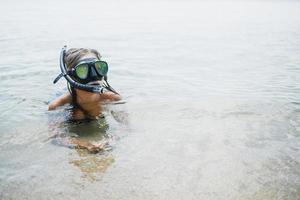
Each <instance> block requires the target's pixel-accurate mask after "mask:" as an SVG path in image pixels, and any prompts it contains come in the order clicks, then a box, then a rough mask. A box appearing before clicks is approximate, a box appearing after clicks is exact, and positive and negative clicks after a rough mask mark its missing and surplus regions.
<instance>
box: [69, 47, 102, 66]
mask: <svg viewBox="0 0 300 200" xmlns="http://www.w3.org/2000/svg"><path fill="white" fill-rule="evenodd" d="M87 54H94V55H95V56H96V57H97V58H98V59H99V60H100V58H101V55H100V53H99V52H98V51H97V50H95V49H86V48H71V49H69V50H68V51H67V52H66V54H65V57H64V61H65V63H66V66H67V68H68V70H69V69H72V68H73V67H75V66H76V65H77V64H78V63H79V61H80V60H81V58H82V57H84V56H85V55H87Z"/></svg>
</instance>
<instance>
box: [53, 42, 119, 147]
mask: <svg viewBox="0 0 300 200" xmlns="http://www.w3.org/2000/svg"><path fill="white" fill-rule="evenodd" d="M100 58H101V56H100V54H99V52H98V51H96V50H94V49H85V48H72V49H69V50H66V47H64V48H63V49H62V52H61V55H60V68H61V71H62V72H61V74H60V75H59V76H58V77H57V78H56V79H55V80H54V83H56V82H57V81H58V80H59V79H60V78H61V77H62V76H64V77H65V78H66V80H67V81H68V89H69V92H68V93H66V94H64V95H62V96H60V97H59V98H57V99H55V100H54V101H52V102H51V103H50V104H49V107H48V110H55V109H57V108H58V107H60V106H63V105H66V104H71V105H72V106H73V108H72V112H71V118H72V120H94V119H98V118H99V117H102V111H103V103H107V102H113V101H119V100H121V96H120V95H119V94H118V93H117V92H116V91H115V90H114V89H113V88H112V87H111V86H110V85H109V84H108V82H107V71H108V65H107V63H106V62H105V61H102V60H101V59H100ZM70 142H71V143H72V144H74V145H77V147H79V148H86V149H88V150H90V151H97V150H99V149H98V148H97V146H95V145H92V144H91V143H88V142H81V141H80V140H76V139H73V140H70ZM99 148H100V147H99Z"/></svg>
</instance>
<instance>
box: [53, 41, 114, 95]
mask: <svg viewBox="0 0 300 200" xmlns="http://www.w3.org/2000/svg"><path fill="white" fill-rule="evenodd" d="M66 49H67V46H64V47H63V48H62V50H61V52H60V59H59V61H60V70H61V74H59V75H58V76H57V77H56V78H55V79H54V81H53V83H54V84H55V83H56V82H57V81H58V80H59V79H60V78H61V77H65V79H66V80H67V81H68V83H69V84H70V85H71V86H72V87H74V88H77V89H80V90H84V91H87V92H93V93H103V92H104V89H107V90H109V91H112V92H114V93H116V94H118V93H117V92H116V91H115V90H114V89H112V88H111V87H110V85H109V84H108V83H107V77H106V78H105V79H106V80H105V84H106V85H104V87H102V86H100V85H99V86H98V85H87V84H81V83H78V82H76V81H74V80H73V79H72V78H71V77H70V75H69V73H68V71H67V67H66V65H65V62H64V57H65V54H66Z"/></svg>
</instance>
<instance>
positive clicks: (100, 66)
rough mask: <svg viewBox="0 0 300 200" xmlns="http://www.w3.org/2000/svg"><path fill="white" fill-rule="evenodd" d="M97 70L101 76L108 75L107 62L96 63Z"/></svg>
mask: <svg viewBox="0 0 300 200" xmlns="http://www.w3.org/2000/svg"><path fill="white" fill-rule="evenodd" d="M95 68H96V70H97V72H98V73H99V74H100V75H102V76H105V75H106V74H107V71H108V65H107V63H106V62H105V61H100V60H99V61H97V62H95Z"/></svg>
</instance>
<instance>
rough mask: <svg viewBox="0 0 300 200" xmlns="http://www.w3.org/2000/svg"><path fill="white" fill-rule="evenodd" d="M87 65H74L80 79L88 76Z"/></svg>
mask: <svg viewBox="0 0 300 200" xmlns="http://www.w3.org/2000/svg"><path fill="white" fill-rule="evenodd" d="M88 71H89V66H88V65H87V64H82V65H78V66H77V67H76V75H77V76H78V77H79V78H80V79H86V78H87V76H88Z"/></svg>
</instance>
